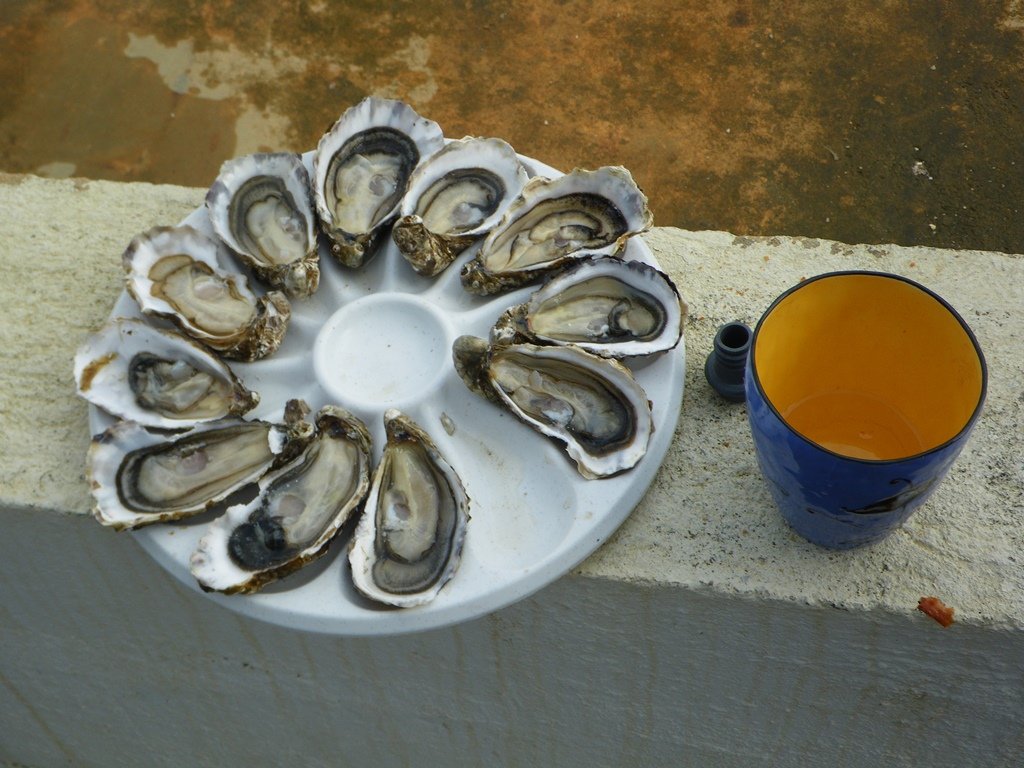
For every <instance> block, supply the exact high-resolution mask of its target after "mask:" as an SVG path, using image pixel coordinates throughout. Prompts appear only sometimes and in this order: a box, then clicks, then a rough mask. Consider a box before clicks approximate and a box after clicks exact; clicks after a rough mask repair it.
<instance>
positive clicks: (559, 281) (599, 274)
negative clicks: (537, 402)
mask: <svg viewBox="0 0 1024 768" xmlns="http://www.w3.org/2000/svg"><path fill="white" fill-rule="evenodd" d="M685 318H686V305H685V303H683V300H682V299H681V298H680V297H679V291H677V290H676V287H675V285H674V284H673V283H672V281H671V280H670V279H669V277H668V275H666V274H665V273H664V272H661V271H660V270H658V269H655V268H654V267H652V266H651V265H650V264H645V263H644V262H642V261H623V260H621V259H618V258H614V257H610V256H605V257H599V258H594V259H587V260H585V261H582V262H580V263H579V265H578V266H574V267H571V268H570V269H568V270H566V271H565V272H562V273H560V274H558V275H556V276H555V277H553V278H552V279H551V280H549V281H548V282H547V283H545V284H544V286H543V287H541V288H540V289H539V290H537V291H535V292H534V294H533V295H532V296H531V297H530V299H529V301H527V302H525V303H524V304H520V305H519V306H516V307H512V308H511V309H509V310H507V311H506V312H505V314H504V315H502V316H501V318H500V319H499V320H498V322H497V323H496V324H495V326H494V329H493V330H492V331H491V340H492V342H505V343H510V342H522V341H529V342H533V343H539V344H557V345H559V346H565V345H567V344H572V345H574V346H577V347H580V348H582V349H585V350H587V351H588V352H592V353H593V354H595V355H600V356H601V357H614V358H626V357H640V356H644V355H653V354H656V353H659V352H665V351H666V350H669V349H672V348H673V347H675V346H676V345H677V344H678V343H679V340H680V339H681V338H682V335H683V320H684V319H685Z"/></svg>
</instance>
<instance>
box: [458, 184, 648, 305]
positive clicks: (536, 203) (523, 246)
mask: <svg viewBox="0 0 1024 768" xmlns="http://www.w3.org/2000/svg"><path fill="white" fill-rule="evenodd" d="M651 221H652V217H651V212H650V210H649V209H648V208H647V198H646V197H645V196H644V193H643V192H641V191H640V188H639V187H637V185H636V183H635V182H634V181H633V177H632V176H631V175H630V173H629V171H627V170H626V169H625V168H621V167H611V166H606V167H604V168H598V169H597V170H596V171H584V170H579V169H577V170H575V171H573V172H572V173H567V174H565V175H564V176H559V177H558V178H557V179H553V180H552V179H545V178H543V177H539V176H538V177H537V178H534V179H531V180H530V181H529V182H527V184H526V186H525V187H524V188H523V193H522V195H521V196H520V197H519V199H518V200H516V201H515V202H514V203H513V204H512V205H511V206H510V207H509V209H508V211H507V212H506V213H505V216H504V218H503V219H502V220H501V222H500V223H499V224H498V225H497V226H496V227H495V228H494V229H493V230H491V233H490V234H489V235H488V236H487V238H486V239H485V240H484V242H483V244H482V245H481V246H480V251H479V253H477V255H476V257H475V258H473V259H471V260H470V261H469V262H467V263H466V264H465V265H464V266H463V268H462V274H461V278H462V286H463V288H465V289H466V290H467V291H469V292H470V293H477V294H482V295H490V294H495V293H502V292H505V291H509V290H512V289H514V288H518V287H519V286H521V285H526V284H527V283H532V282H537V281H539V280H541V279H543V278H545V277H547V276H548V275H550V274H552V273H554V272H557V271H559V270H561V269H563V268H565V267H566V266H568V265H569V263H571V262H572V261H573V260H576V259H582V258H586V257H588V256H601V255H612V254H616V253H618V252H619V251H621V250H622V248H623V247H624V246H625V244H626V241H627V240H628V239H629V238H630V237H632V236H633V235H636V234H639V233H640V232H643V231H645V230H647V229H648V228H649V227H650V226H651Z"/></svg>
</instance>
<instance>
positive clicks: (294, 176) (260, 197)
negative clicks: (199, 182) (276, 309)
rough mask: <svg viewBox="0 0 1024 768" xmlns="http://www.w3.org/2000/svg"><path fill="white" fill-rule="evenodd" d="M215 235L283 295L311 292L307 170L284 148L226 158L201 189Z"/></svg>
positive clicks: (316, 269)
mask: <svg viewBox="0 0 1024 768" xmlns="http://www.w3.org/2000/svg"><path fill="white" fill-rule="evenodd" d="M206 210H207V213H208V214H209V217H210V223H211V224H212V225H213V230H214V232H216V233H217V236H218V237H219V238H220V239H221V240H223V241H224V242H225V243H227V245H228V247H230V248H231V249H232V250H233V251H234V252H235V253H236V254H238V256H239V257H240V258H241V259H242V261H243V262H245V263H246V264H247V265H248V266H249V267H250V268H252V270H253V272H255V273H256V276H257V277H259V279H260V280H262V281H263V282H265V283H267V284H268V285H271V286H273V287H274V288H280V289H282V290H283V291H284V292H285V293H286V294H288V296H291V297H293V298H303V297H306V296H310V295H312V294H313V292H314V291H316V289H317V286H318V285H319V284H320V266H319V260H320V255H319V253H318V251H317V242H316V230H315V228H314V226H313V224H314V218H315V215H314V213H313V202H312V199H311V198H310V188H309V174H307V173H306V168H305V167H304V166H303V165H302V158H300V157H299V156H298V155H296V154H292V153H288V152H278V153H269V154H255V155H245V156H243V157H236V158H233V159H231V160H228V161H227V162H225V163H224V164H223V165H222V166H221V167H220V175H218V176H217V180H216V181H215V182H214V183H213V185H212V186H211V187H210V190H209V192H207V194H206Z"/></svg>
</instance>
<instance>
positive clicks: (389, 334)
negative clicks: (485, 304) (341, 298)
mask: <svg viewBox="0 0 1024 768" xmlns="http://www.w3.org/2000/svg"><path fill="white" fill-rule="evenodd" d="M452 337H453V333H452V330H451V326H450V324H449V323H448V321H447V320H446V319H445V317H444V316H443V315H441V313H440V312H439V311H438V310H437V309H436V308H435V307H434V306H433V305H432V304H429V303H427V302H426V301H424V300H423V299H421V298H419V297H417V296H412V295H407V294H399V293H385V294H377V295H371V296H365V297H363V298H361V299H357V300H356V301H353V302H352V303H350V304H346V305H345V306H344V307H342V308H341V309H339V310H338V311H337V312H335V313H334V314H333V315H331V316H330V317H329V318H328V319H327V322H325V323H324V325H323V327H322V328H321V330H320V333H319V335H318V336H317V338H316V342H315V343H314V345H313V370H314V372H315V373H316V378H317V381H319V382H320V386H322V387H323V388H324V389H325V390H326V391H327V393H328V394H329V395H331V397H333V398H334V399H335V400H336V401H337V402H338V403H339V404H341V405H344V406H345V407H347V408H351V409H353V410H357V411H360V410H361V411H365V410H367V409H383V408H405V407H408V406H409V405H410V404H412V403H415V402H416V401H418V400H421V399H422V398H424V397H428V396H430V394H431V393H432V392H433V391H434V390H435V389H436V388H437V386H439V383H440V381H441V378H442V377H443V374H444V371H445V369H446V367H448V366H450V362H449V360H450V357H451V353H450V349H451V344H452Z"/></svg>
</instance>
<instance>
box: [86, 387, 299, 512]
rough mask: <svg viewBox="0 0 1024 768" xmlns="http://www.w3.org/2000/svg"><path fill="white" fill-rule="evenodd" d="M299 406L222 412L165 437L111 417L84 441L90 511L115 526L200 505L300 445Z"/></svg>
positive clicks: (216, 498)
mask: <svg viewBox="0 0 1024 768" xmlns="http://www.w3.org/2000/svg"><path fill="white" fill-rule="evenodd" d="M305 413H306V410H305V404H300V401H290V403H289V406H288V407H287V408H286V421H285V423H284V424H270V423H268V422H265V421H243V420H241V419H222V420H220V421H214V422H210V423H208V424H200V425H198V426H196V427H194V428H193V429H191V430H190V431H188V432H185V433H182V434H179V435H175V436H174V437H171V438H168V437H167V436H165V435H160V434H156V433H153V432H149V431H148V430H146V429H144V428H143V427H141V426H140V425H138V424H136V423H134V422H131V421H121V422H118V423H116V424H114V426H112V427H110V429H108V430H107V431H106V432H103V433H102V434H100V435H97V436H95V437H94V438H93V440H92V444H91V445H90V447H89V456H88V460H87V475H88V479H89V487H90V490H91V491H92V495H93V499H94V501H95V507H94V510H93V514H94V515H95V517H96V519H97V520H98V521H99V522H101V523H103V525H108V526H111V527H113V528H116V529H118V530H121V529H125V528H139V527H141V526H144V525H150V524H151V523H163V522H167V521H168V520H179V519H181V518H184V517H190V516H191V515H196V514H198V513H200V512H203V511H204V510H207V509H209V508H210V507H212V506H213V505H214V504H216V503H218V502H220V501H223V500H224V499H226V498H227V497H228V496H230V495H231V494H232V493H234V492H235V491H237V490H238V489H240V488H242V487H243V486H245V485H247V484H249V483H251V482H253V481H255V480H257V479H258V478H260V477H261V476H262V475H263V474H264V473H265V472H266V471H267V470H269V469H271V468H272V467H274V466H277V465H279V464H281V463H283V462H285V461H288V460H289V459H290V458H292V457H293V456H294V455H295V453H296V451H298V450H301V449H302V447H303V445H305V443H306V441H307V440H308V439H309V438H310V437H311V435H312V426H311V425H310V424H309V423H308V422H306V421H304V420H303V418H302V417H303V416H304V415H305Z"/></svg>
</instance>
